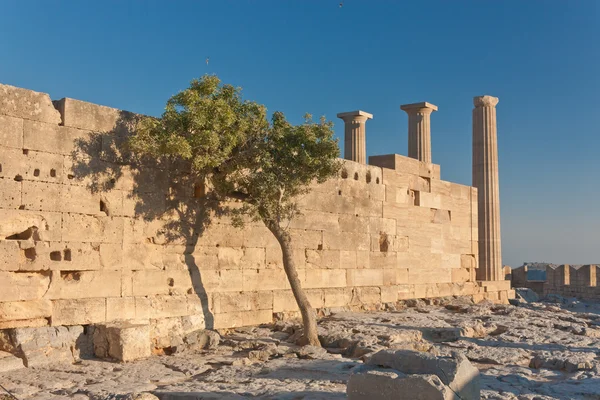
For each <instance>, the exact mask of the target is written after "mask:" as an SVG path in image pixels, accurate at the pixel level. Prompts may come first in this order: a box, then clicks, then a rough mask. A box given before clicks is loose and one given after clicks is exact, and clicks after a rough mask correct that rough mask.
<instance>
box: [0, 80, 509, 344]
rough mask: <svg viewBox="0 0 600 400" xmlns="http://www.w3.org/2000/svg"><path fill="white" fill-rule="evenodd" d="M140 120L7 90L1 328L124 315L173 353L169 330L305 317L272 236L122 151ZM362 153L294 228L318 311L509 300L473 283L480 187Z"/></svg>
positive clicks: (316, 193) (322, 189)
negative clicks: (446, 299)
mask: <svg viewBox="0 0 600 400" xmlns="http://www.w3.org/2000/svg"><path fill="white" fill-rule="evenodd" d="M365 115H366V114H365ZM137 118H138V116H136V115H134V114H131V113H127V112H123V111H120V110H117V109H113V108H109V107H104V106H99V105H96V104H91V103H87V102H83V101H79V100H74V99H69V98H65V99H61V100H59V101H56V102H54V103H53V102H52V101H51V100H50V97H49V96H48V95H47V94H44V93H38V92H33V91H30V90H25V89H20V88H16V87H12V86H7V85H0V333H1V330H2V329H13V328H18V329H20V328H26V327H27V328H37V327H60V326H67V327H68V326H84V327H85V326H88V325H96V326H107V325H109V324H111V323H113V322H116V321H127V323H129V324H132V326H138V325H139V324H149V325H150V331H149V336H150V338H151V340H152V342H153V344H154V346H155V348H163V347H169V346H171V345H172V341H173V340H174V339H173V335H174V333H173V332H179V333H180V334H181V335H185V334H186V333H187V332H191V331H193V330H197V329H202V328H209V329H217V328H231V327H239V326H246V325H255V324H260V323H266V322H271V321H272V320H273V317H274V315H275V316H279V317H282V316H284V317H285V316H292V315H297V308H296V304H295V301H294V297H293V296H292V293H291V291H290V288H289V285H288V282H287V279H286V277H285V273H284V271H283V268H282V260H281V258H282V255H281V250H280V249H279V247H278V243H277V241H276V240H275V238H274V237H273V236H272V235H271V234H270V233H269V231H268V230H267V229H266V228H265V227H264V226H262V225H260V224H256V223H254V224H253V223H251V224H248V225H247V226H246V228H245V229H243V230H239V229H237V228H234V227H233V226H232V224H231V221H230V220H229V219H227V218H225V217H221V218H218V217H214V218H212V223H211V224H210V225H209V226H208V227H207V228H201V229H200V228H199V226H200V225H201V224H200V223H199V221H200V220H201V219H202V218H206V217H207V216H209V214H210V213H209V212H208V211H207V210H205V209H203V208H202V206H201V199H199V197H201V192H202V190H200V188H201V186H200V185H197V184H195V183H194V182H189V181H188V180H186V177H185V176H181V175H176V174H175V173H174V172H173V170H172V169H171V168H170V166H169V165H167V164H163V163H159V162H156V161H153V160H139V159H136V158H135V157H134V156H133V155H131V154H129V153H127V151H126V149H125V148H124V147H123V144H124V143H125V141H126V139H127V136H128V135H129V134H130V133H131V131H132V129H134V127H135V121H136V119H137ZM363 124H364V122H363ZM363 127H364V126H363ZM362 132H363V134H364V129H363V131H362ZM363 138H364V136H363ZM363 140H364V139H363ZM363 144H364V142H363ZM363 154H364V153H363ZM356 161H357V162H352V161H345V163H344V167H343V169H342V170H341V171H340V175H339V177H338V178H337V179H332V180H330V181H328V182H326V183H324V184H321V185H316V186H314V188H313V189H314V190H313V191H312V192H311V193H310V194H308V195H307V196H306V197H304V198H303V199H301V208H302V210H303V215H302V216H301V217H300V218H298V219H297V220H295V221H294V222H293V224H292V226H291V232H292V237H293V246H294V247H295V257H296V262H297V267H298V269H299V270H298V273H299V276H300V277H301V281H302V284H303V287H304V288H305V289H306V290H307V293H308V296H309V298H310V301H311V303H312V305H313V306H314V307H315V308H317V309H319V310H323V309H331V308H351V309H369V308H376V307H379V306H381V304H384V303H394V302H396V301H398V300H402V299H411V298H428V297H438V296H452V295H466V296H472V297H473V298H474V299H475V300H483V299H490V300H493V301H496V302H506V301H507V300H508V298H509V297H512V296H513V295H514V293H513V292H512V291H511V290H510V282H509V281H499V282H484V281H477V280H476V269H477V263H478V259H477V254H478V241H477V237H478V236H477V225H478V222H477V221H478V219H477V204H478V202H477V201H478V200H477V199H478V196H477V190H476V189H475V188H472V187H469V186H463V185H459V184H455V183H451V182H446V181H443V180H441V179H440V168H439V166H438V165H435V164H431V163H426V162H420V161H419V160H416V159H413V158H408V157H404V156H400V155H394V154H393V155H387V156H377V157H371V158H370V163H371V164H372V165H363V164H362V162H363V161H361V159H360V158H358V159H357V160H356ZM0 336H1V335H0ZM1 342H2V341H1V340H0V344H1ZM0 347H1V346H0ZM0 350H4V349H2V348H0Z"/></svg>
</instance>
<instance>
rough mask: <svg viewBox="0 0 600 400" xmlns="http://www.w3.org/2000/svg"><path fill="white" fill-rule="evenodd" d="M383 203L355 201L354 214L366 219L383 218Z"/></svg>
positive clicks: (363, 200) (366, 200)
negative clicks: (366, 217)
mask: <svg viewBox="0 0 600 400" xmlns="http://www.w3.org/2000/svg"><path fill="white" fill-rule="evenodd" d="M382 207H383V202H382V201H381V200H372V199H355V202H354V214H355V215H362V216H368V217H382V216H383V208H382Z"/></svg>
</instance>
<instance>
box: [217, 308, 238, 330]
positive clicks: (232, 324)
mask: <svg viewBox="0 0 600 400" xmlns="http://www.w3.org/2000/svg"><path fill="white" fill-rule="evenodd" d="M243 325H244V323H243V320H242V311H236V312H231V313H221V314H215V315H214V329H227V328H236V327H240V326H243Z"/></svg>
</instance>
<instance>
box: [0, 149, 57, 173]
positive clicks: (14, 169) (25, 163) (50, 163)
mask: <svg viewBox="0 0 600 400" xmlns="http://www.w3.org/2000/svg"><path fill="white" fill-rule="evenodd" d="M64 158H65V157H64V156H63V155H59V154H51V153H42V152H38V151H31V150H21V149H13V148H8V147H0V165H2V169H1V170H0V178H5V179H14V180H17V181H21V180H33V181H44V182H62V181H63V164H64Z"/></svg>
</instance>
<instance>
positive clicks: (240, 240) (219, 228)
mask: <svg viewBox="0 0 600 400" xmlns="http://www.w3.org/2000/svg"><path fill="white" fill-rule="evenodd" d="M251 235H256V236H254V237H252V238H250V236H251ZM271 238H272V240H273V241H274V242H271V246H267V245H266V244H265V245H261V244H262V243H268V242H270V240H271ZM197 245H198V246H206V247H212V246H215V247H216V246H218V247H244V246H245V247H276V246H279V244H278V243H277V241H276V240H275V237H274V236H273V235H272V234H271V232H269V231H268V230H267V228H263V227H255V226H253V227H248V228H247V229H246V230H240V229H238V228H234V227H233V226H229V225H223V224H214V225H212V226H210V227H208V229H206V230H205V231H204V232H202V234H201V235H200V237H199V238H198V243H197Z"/></svg>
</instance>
